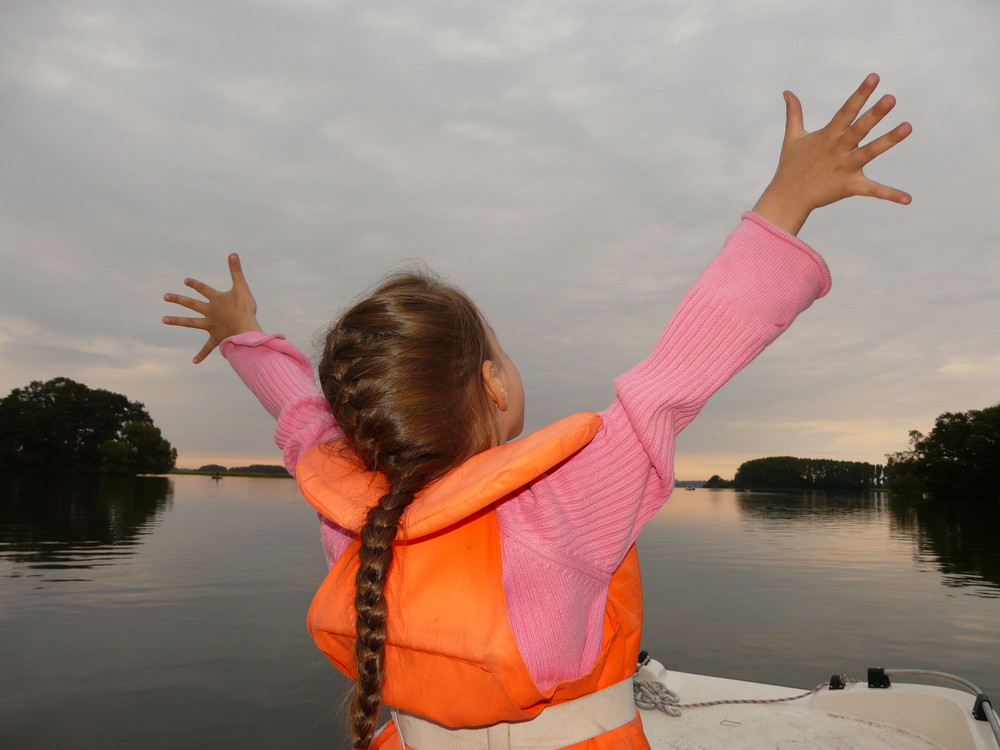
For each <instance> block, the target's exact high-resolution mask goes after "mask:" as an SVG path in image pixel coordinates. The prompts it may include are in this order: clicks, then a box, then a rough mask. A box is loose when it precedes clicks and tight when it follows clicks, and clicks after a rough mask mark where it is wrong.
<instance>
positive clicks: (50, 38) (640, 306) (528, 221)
mask: <svg viewBox="0 0 1000 750" xmlns="http://www.w3.org/2000/svg"><path fill="white" fill-rule="evenodd" d="M997 39H1000V5H998V4H997V3H996V2H995V0H952V2H948V3H942V2H940V1H939V0H887V1H880V0H863V1H856V0H846V1H845V0H839V1H838V2H829V1H826V2H815V1H814V0H795V1H794V2H793V1H792V0H787V1H786V2H781V1H771V2H768V1H767V0H752V1H751V0H747V1H745V2H735V1H734V2H723V1H722V0H719V1H718V2H709V1H708V0H634V1H630V0H615V1H614V2H610V1H609V0H604V1H603V2H597V1H595V0H589V1H588V0H576V1H575V2H566V1H559V0H547V1H546V2H521V1H520V0H497V1H496V2H458V0H453V1H451V2H448V1H445V0H421V2H413V1H412V0H394V1H391V2H364V3H361V2H324V1H321V0H317V1H309V0H271V1H268V2H265V1H263V0H261V1H257V2H254V1H252V0H239V1H237V0H229V1H219V0H188V1H183V0H169V1H167V0H146V1H145V2H141V3H140V2H133V1H132V0H118V1H114V0H93V1H90V2H80V1H72V2H69V1H67V2H53V1H49V0H2V2H0V97H2V99H0V253H2V255H0V257H2V265H0V395H3V394H6V393H7V392H9V391H10V390H11V389H12V388H15V387H19V386H23V385H26V384H27V383H28V382H30V381H32V380H47V379H49V378H53V377H57V376H66V377H70V378H73V379H75V380H79V381H81V382H84V383H86V384H87V385H89V386H91V387H95V388H97V387H100V388H107V389H110V390H114V391H117V392H120V393H124V394H125V395H127V396H128V397H129V398H132V399H135V400H139V401H141V402H143V403H144V404H145V405H146V406H147V408H148V409H149V411H150V413H151V415H152V416H153V419H154V421H155V422H156V424H157V425H158V426H160V427H161V428H162V430H163V432H164V434H165V436H166V437H167V438H168V439H169V440H170V441H171V442H172V443H173V444H174V446H175V447H176V448H177V449H178V451H179V452H180V458H179V462H178V463H179V465H180V466H182V467H194V466H198V465H200V464H202V463H206V462H209V461H217V462H220V463H223V464H226V465H233V464H235V463H240V462H243V461H264V462H268V463H276V462H279V461H280V455H279V453H278V452H277V450H276V449H275V448H274V446H273V442H272V437H271V435H272V432H271V429H272V425H271V422H270V418H269V417H268V416H267V415H266V414H265V413H264V411H263V410H262V409H261V408H260V407H259V406H258V405H257V404H256V401H255V400H254V399H253V397H252V396H251V395H249V393H248V392H246V391H245V390H244V389H243V387H242V385H241V384H240V383H239V381H238V379H237V378H236V377H235V375H234V374H233V373H232V371H231V370H230V369H229V367H228V365H227V364H226V363H225V361H224V360H223V359H222V358H221V357H219V356H218V355H217V354H213V355H212V356H211V357H210V358H209V359H208V360H207V361H205V362H204V363H202V364H201V365H198V366H193V365H191V364H190V360H191V357H192V356H193V355H194V353H195V352H196V351H197V350H198V349H199V348H200V346H201V344H202V335H201V334H200V333H195V332H191V331H186V330H181V329H176V328H168V327H166V326H163V325H162V324H161V323H160V318H161V316H163V315H164V314H167V313H169V312H171V310H170V308H171V306H170V305H167V304H166V303H164V302H163V301H162V295H163V293H164V292H165V291H183V287H182V283H181V282H182V280H183V278H184V277H186V276H195V277H198V278H201V279H203V280H206V281H208V282H209V283H212V284H215V285H216V286H228V274H227V271H226V264H225V257H226V254H227V253H228V252H230V251H233V250H236V251H239V252H240V253H241V255H242V257H243V261H244V267H245V269H246V272H247V275H248V278H249V279H250V282H251V286H252V288H253V290H254V292H255V294H256V296H257V300H258V303H259V305H260V320H261V323H262V324H263V325H264V327H265V328H266V329H267V330H269V331H275V332H283V333H285V334H286V335H287V336H288V337H289V338H290V339H292V340H293V341H295V342H296V343H298V344H299V345H300V346H301V347H303V349H304V350H305V351H306V352H307V353H308V354H310V355H312V354H314V353H315V341H316V337H317V335H318V334H319V333H320V332H321V331H322V330H323V328H324V326H325V325H326V324H327V323H328V322H329V320H330V319H331V318H332V317H333V316H334V315H335V314H336V313H337V312H338V310H340V309H341V308H342V307H343V306H344V305H345V304H346V303H347V302H348V301H349V300H350V299H351V298H353V297H354V296H355V295H356V294H357V293H359V292H360V291H361V290H362V289H363V288H365V287H366V286H368V285H369V284H371V283H372V282H373V281H375V280H376V279H377V278H378V276H379V275H380V274H381V273H382V272H383V271H385V270H386V269H387V268H389V267H391V266H393V265H395V264H398V263H399V262H400V261H402V260H405V259H408V258H419V259H422V260H424V261H426V262H427V263H428V264H430V266H431V267H433V268H434V269H436V270H437V271H439V272H440V273H442V274H443V275H445V276H446V277H448V278H449V279H450V280H452V281H454V282H455V283H457V284H458V285H460V286H462V287H463V288H465V289H466V290H467V291H468V292H469V293H470V294H471V296H472V297H473V298H474V299H476V300H477V301H478V302H479V303H480V305H481V307H482V308H483V309H484V311H485V313H486V314H487V316H488V317H489V319H490V321H491V323H492V324H493V326H494V327H495V328H496V330H497V331H498V333H499V335H500V338H501V341H502V343H503V344H504V347H505V348H506V349H507V351H508V352H509V353H510V354H511V356H512V357H513V358H514V360H515V362H517V363H518V366H519V368H520V370H521V373H522V376H523V378H524V381H525V387H526V390H527V395H528V414H527V424H528V427H529V428H537V427H539V426H541V425H543V424H545V423H547V422H549V421H552V420H553V419H556V418H558V417H560V416H563V415H564V414H567V413H570V412H573V411H578V410H581V409H598V410H599V409H602V408H604V407H605V406H606V405H607V404H608V403H609V401H610V400H611V398H612V394H613V390H612V380H613V378H614V377H615V376H616V375H617V374H619V373H620V372H622V371H624V370H625V369H627V368H628V367H630V366H631V365H632V364H633V363H634V362H636V361H637V360H639V359H640V358H642V357H643V356H645V354H646V353H647V352H648V351H649V349H650V348H651V347H652V345H653V344H654V342H655V340H656V338H657V336H658V334H659V331H660V328H661V327H662V325H663V323H664V322H665V321H666V319H667V317H668V315H669V314H670V312H671V310H672V309H673V307H674V306H675V305H676V304H677V302H678V301H679V299H680V297H681V295H682V294H683V292H684V290H685V289H686V287H687V286H688V285H689V284H690V283H691V282H692V281H693V280H694V278H695V277H696V276H697V274H698V272H699V271H700V269H701V268H702V267H703V266H704V264H705V263H707V262H708V261H709V260H710V259H711V257H712V256H713V255H714V253H715V252H716V251H717V250H718V248H719V247H720V246H721V244H722V242H723V240H724V239H725V237H726V235H727V234H728V233H729V232H730V231H731V230H732V229H733V228H734V227H735V226H736V224H737V223H738V221H739V217H740V213H741V212H742V211H744V210H746V209H748V208H749V207H751V206H752V205H753V203H754V201H755V200H756V197H757V195H758V194H759V193H760V191H761V190H762V189H763V187H764V186H765V185H766V183H767V181H768V179H769V178H770V176H771V174H772V172H773V170H774V164H775V160H776V155H777V151H778V147H779V145H780V140H781V135H782V129H783V117H784V107H783V103H782V100H781V92H782V90H783V89H786V88H788V89H791V90H793V91H795V92H796V93H797V94H799V96H800V98H801V99H802V102H803V107H804V110H805V120H806V127H807V128H809V129H815V128H817V127H820V126H821V125H823V124H824V123H825V122H826V121H827V120H828V119H829V117H830V116H831V115H832V113H833V112H834V110H835V109H836V108H837V107H838V106H839V105H840V103H841V102H842V101H843V99H844V98H846V96H847V95H848V94H849V93H850V92H851V91H852V90H853V89H854V88H855V87H856V86H857V85H858V84H859V83H860V81H861V80H862V79H863V78H864V76H865V75H866V74H867V73H869V72H871V71H876V72H878V73H880V74H881V76H882V86H881V87H880V90H879V93H884V92H890V93H893V94H895V95H896V96H897V98H898V100H899V104H898V106H897V109H896V111H895V112H894V113H893V114H892V115H891V116H890V120H891V122H889V121H887V126H888V125H894V124H896V123H897V122H899V121H901V120H904V119H905V120H908V121H910V122H911V123H913V126H914V134H913V135H912V136H911V138H910V139H909V140H908V141H906V142H905V143H904V144H903V145H901V146H900V147H899V148H898V149H896V151H894V152H892V153H890V154H889V155H887V156H886V157H884V158H882V159H880V160H879V161H878V162H877V163H876V164H875V165H873V166H872V167H871V168H870V169H869V170H868V173H869V176H870V177H872V178H873V179H876V180H878V181H881V182H886V183H888V184H891V185H893V186H896V187H900V188H902V189H905V190H907V191H909V192H911V193H912V194H913V198H914V200H913V204H912V205H911V206H909V207H902V206H898V205H890V204H885V203H878V202H875V201H866V200H864V199H860V198H854V199H851V200H848V201H845V202H843V203H841V204H838V205H837V206H834V207H831V208H828V209H824V210H822V211H820V212H818V213H816V214H814V215H813V217H812V218H811V219H810V221H809V222H808V223H807V225H806V227H805V228H804V230H803V231H802V233H801V234H800V236H801V237H802V239H803V240H805V241H806V242H808V243H809V244H811V245H812V246H813V247H814V248H816V250H818V251H819V252H820V253H821V254H823V256H824V257H825V258H826V259H827V261H828V263H829V265H830V268H831V271H832V274H833V279H834V283H833V290H832V292H831V293H830V295H829V296H828V297H827V298H825V299H823V300H820V301H819V302H817V303H816V304H815V305H814V306H813V307H812V308H811V309H810V310H809V311H807V312H806V313H804V314H803V315H802V316H800V318H799V320H798V321H797V322H796V324H795V325H794V326H792V328H791V329H790V331H789V332H788V333H787V334H786V335H785V336H784V337H782V338H781V339H780V340H779V341H778V342H777V343H776V344H775V345H774V346H772V347H771V348H770V349H769V350H768V351H767V352H765V354H764V355H763V356H762V357H761V358H760V359H759V360H757V361H756V362H754V363H753V364H752V365H751V366H750V367H749V368H748V369H747V370H745V371H744V372H743V373H741V374H740V375H739V376H738V377H737V378H736V379H735V380H734V381H733V382H731V383H730V384H728V385H727V386H726V387H724V388H723V390H722V391H720V393H719V394H718V395H717V396H716V398H715V399H714V400H713V401H712V402H711V403H710V404H709V405H708V406H707V407H706V408H705V410H704V411H703V412H702V414H701V416H700V417H699V418H698V420H696V421H695V423H694V424H693V425H692V426H691V427H690V428H688V430H687V431H685V433H683V435H682V436H681V439H680V441H679V455H678V462H677V466H678V472H677V473H678V477H679V478H681V479H704V478H706V477H708V476H709V475H710V474H714V473H718V474H721V475H723V476H728V477H731V476H732V474H733V472H734V471H735V469H736V467H737V466H738V465H739V464H740V463H741V462H742V461H744V460H747V459H749V458H755V457H759V456H766V455H795V456H812V457H824V458H836V459H849V460H865V461H872V462H880V461H882V460H883V457H884V454H885V453H886V452H888V451H895V450H901V449H904V448H905V447H906V440H907V433H908V431H909V430H911V429H920V430H923V431H926V430H928V429H929V428H930V427H931V426H932V425H933V420H934V418H935V417H936V416H937V415H938V414H940V413H941V412H944V411H964V410H967V409H973V408H983V407H986V406H990V405H992V404H995V403H997V401H1000V334H998V324H997V321H998V320H1000V260H998V252H997V246H998V229H997V219H996V214H997V212H998V209H997V206H998V205H1000V179H998V169H1000V145H998V144H1000V138H998V123H1000V111H998V110H1000V96H998V83H1000V45H998V44H997Z"/></svg>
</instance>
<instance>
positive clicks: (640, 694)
mask: <svg viewBox="0 0 1000 750" xmlns="http://www.w3.org/2000/svg"><path fill="white" fill-rule="evenodd" d="M840 679H841V680H843V682H844V683H848V682H860V680H855V679H851V678H850V677H847V676H846V675H841V676H840ZM829 684H830V683H829V682H824V683H821V684H819V685H817V686H816V687H814V688H813V689H812V690H807V691H805V692H804V693H799V694H798V695H790V696H788V697H786V698H756V699H735V698H731V699H728V700H718V701H704V702H702V703H681V702H680V698H679V697H678V696H677V694H676V693H674V692H673V691H672V690H669V689H668V688H667V686H666V685H664V684H663V683H662V682H649V681H646V680H635V682H634V683H633V688H632V691H633V693H634V695H635V705H636V706H638V707H639V708H641V709H643V710H646V711H649V710H652V709H658V710H660V711H662V712H663V713H665V714H667V715H668V716H680V715H681V709H682V708H705V707H707V706H728V705H737V704H747V703H756V704H765V703H786V702H788V701H797V700H801V699H802V698H808V697H809V696H810V695H813V694H814V693H818V692H819V691H820V690H822V689H823V688H825V687H828V686H829Z"/></svg>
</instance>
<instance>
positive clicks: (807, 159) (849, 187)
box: [754, 73, 913, 234]
mask: <svg viewBox="0 0 1000 750" xmlns="http://www.w3.org/2000/svg"><path fill="white" fill-rule="evenodd" d="M878 82H879V77H878V76H877V75H876V74H875V73H872V74H871V75H869V76H868V77H867V78H865V80H864V81H863V82H862V84H861V86H859V87H858V89H857V91H855V92H854V93H853V94H852V95H851V96H850V97H849V98H848V100H847V101H846V102H845V103H844V105H843V106H842V107H841V108H840V110H839V111H838V112H837V114H835V115H834V116H833V119H832V120H830V122H829V123H828V124H827V125H826V126H825V127H823V128H821V129H819V130H816V131H813V132H811V133H810V132H807V131H806V130H805V128H803V126H802V104H801V103H800V102H799V100H798V98H797V97H796V96H795V94H793V93H792V92H791V91H786V92H785V94H784V96H785V106H786V115H785V137H784V140H783V142H782V144H781V156H780V158H779V160H778V168H777V171H775V173H774V178H773V179H772V180H771V184H770V185H768V186H767V189H766V190H765V191H764V193H763V195H761V197H760V200H759V201H758V202H757V205H756V206H754V211H755V212H756V213H757V214H759V215H761V216H763V217H764V218H765V219H767V220H769V221H770V222H771V223H772V224H775V225H776V226H779V227H781V228H782V229H784V230H785V231H787V232H789V233H790V234H796V233H798V231H799V229H801V228H802V225H803V224H804V223H805V221H806V219H807V218H808V216H809V214H810V213H811V212H812V211H813V209H816V208H819V207H821V206H826V205H829V204H831V203H835V202H836V201H839V200H842V199H843V198H847V197H849V196H852V195H863V196H869V197H873V198H880V199H882V200H888V201H893V202H895V203H901V204H903V205H908V204H909V203H910V201H911V200H912V199H911V197H910V195H909V194H908V193H905V192H903V191H902V190H897V189H896V188H892V187H889V186H887V185H881V184H879V183H877V182H874V181H872V180H870V179H868V178H867V177H866V176H865V174H864V171H863V169H864V167H865V166H866V165H868V164H869V163H870V162H871V161H873V160H874V159H875V158H877V157H878V156H881V155H882V154H884V153H885V152H886V151H888V150H889V149H890V148H892V147H893V146H895V145H896V144H897V143H899V142H900V141H902V140H903V139H904V138H906V137H907V136H908V135H910V133H911V132H912V131H913V128H912V127H911V126H910V124H909V123H907V122H904V123H902V124H900V125H898V126H896V127H895V128H893V129H892V130H890V131H889V132H888V133H886V134H884V135H882V136H880V137H879V138H876V139H875V140H873V141H871V142H870V143H867V144H865V145H864V146H862V145H861V141H862V140H864V138H865V137H867V136H868V134H869V133H870V132H871V131H872V129H873V128H874V127H875V126H876V125H877V124H878V123H879V122H880V121H881V120H882V118H884V117H885V116H886V115H887V114H889V112H890V111H892V108H893V107H894V106H896V99H895V97H893V96H890V95H888V94H887V95H885V96H883V97H882V98H881V99H879V100H878V101H877V102H876V103H875V105H874V106H872V107H871V108H870V109H869V110H868V111H867V112H865V113H864V114H862V115H861V116H860V117H859V116H858V114H859V113H860V112H861V108H862V107H863V106H864V105H865V102H867V101H868V99H869V97H870V96H871V95H872V93H873V92H874V91H875V87H876V86H878Z"/></svg>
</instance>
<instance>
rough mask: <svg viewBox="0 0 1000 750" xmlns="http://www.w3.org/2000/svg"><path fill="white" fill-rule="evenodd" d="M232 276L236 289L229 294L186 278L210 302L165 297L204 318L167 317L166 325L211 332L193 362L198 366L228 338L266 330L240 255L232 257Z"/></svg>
mask: <svg viewBox="0 0 1000 750" xmlns="http://www.w3.org/2000/svg"><path fill="white" fill-rule="evenodd" d="M229 275H230V276H231V277H232V280H233V287H232V289H230V290H229V291H227V292H220V291H219V290H218V289H215V288H213V287H210V286H209V285H208V284H205V283H204V282H201V281H198V280H197V279H184V284H185V285H186V286H189V287H191V288H192V289H194V290H195V291H196V292H198V293H199V294H201V295H202V296H203V297H205V299H206V300H207V302H202V301H201V300H197V299H192V298H191V297H185V296H184V295H182V294H171V293H167V294H164V295H163V299H164V300H166V301H167V302H173V303H175V304H178V305H180V306H181V307H186V308H187V309H188V310H192V311H194V312H196V313H198V314H199V315H201V316H202V317H200V318H182V317H176V316H171V315H166V316H164V318H163V322H164V323H166V324H167V325H168V326H182V327H185V328H200V329H201V330H203V331H207V332H208V341H206V342H205V345H204V346H203V347H201V350H200V351H199V352H198V353H197V354H196V355H194V359H193V360H192V361H193V362H194V363H195V364H198V363H199V362H201V361H202V360H203V359H205V357H207V356H208V355H209V354H210V353H211V351H212V350H213V349H214V348H215V347H217V346H218V345H219V344H220V343H221V342H222V341H223V340H224V339H227V338H229V337H230V336H236V335H237V334H240V333H247V332H249V331H261V330H262V329H261V327H260V324H259V323H258V322H257V302H256V301H255V300H254V298H253V294H251V293H250V287H249V286H248V285H247V282H246V278H244V276H243V268H242V266H241V265H240V256H239V255H237V254H236V253H230V254H229Z"/></svg>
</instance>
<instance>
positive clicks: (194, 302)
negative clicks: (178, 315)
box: [163, 294, 208, 315]
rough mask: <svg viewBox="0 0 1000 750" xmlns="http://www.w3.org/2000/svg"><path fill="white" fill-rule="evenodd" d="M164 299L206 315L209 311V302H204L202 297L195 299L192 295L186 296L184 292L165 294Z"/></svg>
mask: <svg viewBox="0 0 1000 750" xmlns="http://www.w3.org/2000/svg"><path fill="white" fill-rule="evenodd" d="M163 300H164V301H165V302H172V303H173V304H175V305H180V306H181V307H186V308H187V309H188V310H192V311H194V312H196V313H198V314H199V315H205V314H206V313H207V312H208V303H207V302H202V301H201V300H200V299H193V298H192V297H185V296H184V295H183V294H164V295H163Z"/></svg>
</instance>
